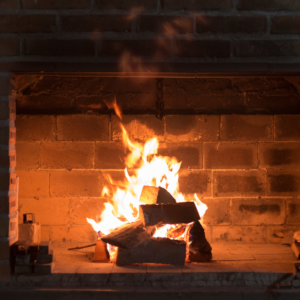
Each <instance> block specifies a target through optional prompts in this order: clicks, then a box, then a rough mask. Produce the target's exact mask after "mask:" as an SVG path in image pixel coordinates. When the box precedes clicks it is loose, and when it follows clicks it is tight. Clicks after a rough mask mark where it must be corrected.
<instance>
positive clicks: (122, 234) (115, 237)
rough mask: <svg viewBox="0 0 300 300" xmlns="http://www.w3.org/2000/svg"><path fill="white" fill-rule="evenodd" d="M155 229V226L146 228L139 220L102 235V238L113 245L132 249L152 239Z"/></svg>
mask: <svg viewBox="0 0 300 300" xmlns="http://www.w3.org/2000/svg"><path fill="white" fill-rule="evenodd" d="M155 231H156V229H155V227H154V226H152V227H147V228H146V227H144V225H143V223H142V222H141V221H137V222H134V223H130V224H125V225H123V226H121V227H119V228H117V229H116V230H114V231H113V232H111V233H110V234H108V235H106V236H104V237H102V238H101V240H102V241H103V242H105V243H108V244H111V245H113V246H117V247H121V248H125V249H131V248H134V247H136V246H138V245H139V244H141V243H142V242H144V241H145V240H147V239H150V238H151V237H152V236H153V234H154V233H155Z"/></svg>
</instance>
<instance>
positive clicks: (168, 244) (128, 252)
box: [116, 238, 186, 265]
mask: <svg viewBox="0 0 300 300" xmlns="http://www.w3.org/2000/svg"><path fill="white" fill-rule="evenodd" d="M185 256H186V243H185V242H184V241H176V240H170V239H167V238H152V239H149V240H146V241H144V242H143V243H142V244H140V245H139V246H137V247H135V248H133V249H122V248H118V252H117V257H116V264H117V265H130V264H136V263H157V264H171V265H184V263H185Z"/></svg>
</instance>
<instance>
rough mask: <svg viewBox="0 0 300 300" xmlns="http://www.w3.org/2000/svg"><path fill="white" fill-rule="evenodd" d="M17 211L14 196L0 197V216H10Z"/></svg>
mask: <svg viewBox="0 0 300 300" xmlns="http://www.w3.org/2000/svg"><path fill="white" fill-rule="evenodd" d="M17 210H18V202H17V197H16V196H15V195H12V196H3V197H0V214H11V213H14V212H15V211H17Z"/></svg>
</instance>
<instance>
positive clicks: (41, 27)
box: [0, 15, 56, 33]
mask: <svg viewBox="0 0 300 300" xmlns="http://www.w3.org/2000/svg"><path fill="white" fill-rule="evenodd" d="M55 31H56V17H55V16H51V15H4V16H1V19H0V32H1V33H38V32H40V33H50V32H55Z"/></svg>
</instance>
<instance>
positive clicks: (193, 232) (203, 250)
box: [185, 221, 212, 262]
mask: <svg viewBox="0 0 300 300" xmlns="http://www.w3.org/2000/svg"><path fill="white" fill-rule="evenodd" d="M185 241H186V244H187V261H190V262H207V261H211V259H212V253H211V251H212V248H211V246H210V244H209V243H208V241H207V240H206V238H205V232H204V229H203V227H202V225H201V224H200V222H199V221H197V222H194V223H193V224H191V225H189V227H188V228H187V231H186V236H185Z"/></svg>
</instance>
